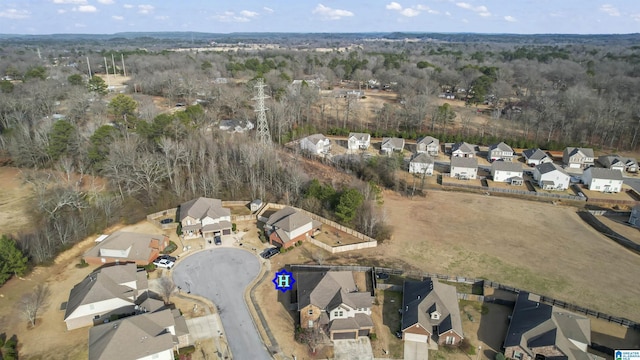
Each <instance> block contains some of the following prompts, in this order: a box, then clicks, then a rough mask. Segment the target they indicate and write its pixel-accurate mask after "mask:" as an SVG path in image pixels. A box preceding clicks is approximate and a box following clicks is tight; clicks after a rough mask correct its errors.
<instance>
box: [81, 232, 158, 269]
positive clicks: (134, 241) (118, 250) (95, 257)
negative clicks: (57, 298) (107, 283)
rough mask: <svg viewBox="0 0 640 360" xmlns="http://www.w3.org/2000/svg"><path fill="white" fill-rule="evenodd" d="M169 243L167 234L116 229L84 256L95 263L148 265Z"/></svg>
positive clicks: (90, 262) (91, 262) (86, 259)
mask: <svg viewBox="0 0 640 360" xmlns="http://www.w3.org/2000/svg"><path fill="white" fill-rule="evenodd" d="M168 245H169V238H168V237H167V236H166V235H153V234H140V233H133V232H126V231H116V232H115V233H113V234H111V235H109V236H107V237H106V238H105V239H104V240H102V241H100V242H99V243H98V244H97V245H96V246H94V247H93V248H92V249H91V250H89V251H87V252H86V253H85V254H84V255H83V256H82V258H83V259H84V260H85V261H86V262H88V263H89V264H93V265H103V264H111V263H116V264H117V263H128V262H133V263H136V264H137V265H141V266H144V265H148V264H150V263H151V262H153V260H155V259H156V258H157V257H158V256H159V255H160V252H161V251H162V250H164V248H165V247H167V246H168Z"/></svg>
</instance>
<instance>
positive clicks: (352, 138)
mask: <svg viewBox="0 0 640 360" xmlns="http://www.w3.org/2000/svg"><path fill="white" fill-rule="evenodd" d="M369 146H371V135H369V134H367V133H349V137H348V138H347V149H349V150H367V149H368V148H369Z"/></svg>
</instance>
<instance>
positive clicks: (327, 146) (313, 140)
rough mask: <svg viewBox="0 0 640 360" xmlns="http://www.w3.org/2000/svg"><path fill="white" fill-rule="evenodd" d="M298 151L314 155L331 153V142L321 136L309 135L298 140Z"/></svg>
mask: <svg viewBox="0 0 640 360" xmlns="http://www.w3.org/2000/svg"><path fill="white" fill-rule="evenodd" d="M300 149H302V150H306V151H308V152H310V153H312V154H314V155H321V154H327V153H329V151H331V141H330V140H329V138H327V137H326V136H324V135H322V134H313V135H309V136H307V137H305V138H302V139H301V140H300Z"/></svg>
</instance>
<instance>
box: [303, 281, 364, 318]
mask: <svg viewBox="0 0 640 360" xmlns="http://www.w3.org/2000/svg"><path fill="white" fill-rule="evenodd" d="M295 279H296V284H297V285H298V310H300V309H303V308H304V307H306V306H307V305H309V304H313V305H314V306H317V307H319V308H320V309H323V310H330V309H332V308H335V307H336V306H337V305H339V304H341V303H344V304H347V305H349V306H350V307H352V308H355V309H357V308H369V307H371V304H372V301H373V297H372V296H371V294H370V293H368V292H356V284H355V281H354V280H353V273H351V272H350V271H328V272H299V273H297V274H296V276H295Z"/></svg>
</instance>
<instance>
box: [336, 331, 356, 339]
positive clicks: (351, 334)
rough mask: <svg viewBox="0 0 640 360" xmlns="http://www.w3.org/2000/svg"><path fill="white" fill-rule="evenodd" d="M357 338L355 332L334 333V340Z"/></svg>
mask: <svg viewBox="0 0 640 360" xmlns="http://www.w3.org/2000/svg"><path fill="white" fill-rule="evenodd" d="M355 338H356V333H355V332H348V333H333V339H334V340H352V339H355Z"/></svg>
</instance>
